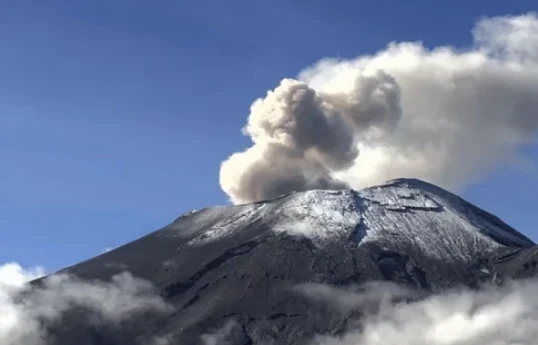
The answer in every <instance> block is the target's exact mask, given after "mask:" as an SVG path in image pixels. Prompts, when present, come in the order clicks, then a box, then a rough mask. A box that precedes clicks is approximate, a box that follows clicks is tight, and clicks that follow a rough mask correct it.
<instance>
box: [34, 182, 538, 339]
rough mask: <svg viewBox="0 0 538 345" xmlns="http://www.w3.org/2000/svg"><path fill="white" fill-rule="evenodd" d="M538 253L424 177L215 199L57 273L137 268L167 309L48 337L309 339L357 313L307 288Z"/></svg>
mask: <svg viewBox="0 0 538 345" xmlns="http://www.w3.org/2000/svg"><path fill="white" fill-rule="evenodd" d="M537 252H538V249H537V247H536V245H535V244H534V243H533V242H532V241H531V240H530V239H528V238H527V237H525V236H524V235H522V234H521V233H519V232H518V231H516V230H515V229H513V228H512V227H510V226H509V225H507V224H505V223H504V222H503V221H501V220H500V219H499V218H497V217H495V216H494V215H492V214H490V213H488V212H486V211H484V210H482V209H480V208H478V207H476V206H473V205H472V204H470V203H468V202H466V201H465V200H463V199H462V198H460V197H458V196H456V195H454V194H452V193H450V192H448V191H446V190H444V189H442V188H439V187H437V186H435V185H432V184H429V183H426V182H423V181H420V180H415V179H398V180H393V181H389V182H387V183H385V184H383V185H379V186H375V187H371V188H366V189H363V190H360V191H354V190H337V191H334V190H311V191H305V192H296V193H293V194H290V195H285V196H282V197H279V198H276V199H272V200H266V201H260V202H256V203H252V204H246V205H237V206H222V207H210V208H206V209H202V210H199V211H192V212H189V213H187V214H185V215H183V216H181V217H179V218H178V219H176V220H175V221H174V222H172V223H171V224H170V225H168V226H166V227H164V228H163V229H160V230H158V231H156V232H153V233H151V234H149V235H147V236H145V237H142V238H140V239H138V240H135V241H133V242H131V243H128V244H126V245H124V246H122V247H119V248H117V249H115V250H112V251H110V252H107V253H105V254H102V255H100V256H98V257H95V258H92V259H90V260H87V261H84V262H81V263H79V264H77V265H74V266H71V267H68V268H66V269H64V270H62V271H60V272H58V273H57V274H64V273H65V274H69V275H71V276H75V277H78V279H81V280H83V281H95V280H100V281H107V280H110V279H111V278H112V277H114V276H115V275H117V274H120V273H122V272H129V273H130V274H132V275H133V276H135V277H138V278H141V279H144V280H147V281H149V282H151V283H152V284H153V286H154V287H155V289H156V291H157V292H158V294H159V295H160V296H161V297H162V298H163V299H164V300H165V301H166V303H167V304H169V305H170V306H171V309H170V310H169V311H167V312H166V313H165V315H159V316H155V317H153V316H151V315H142V316H140V315H139V316H137V317H136V318H135V319H134V320H131V321H129V322H128V323H126V324H123V325H113V326H111V325H108V326H102V325H101V326H96V325H95V324H93V323H91V322H89V321H88V320H89V319H88V318H86V317H84V313H77V312H72V313H70V314H69V316H64V317H62V319H61V320H57V321H56V322H55V323H54V324H51V325H48V327H49V332H50V334H51V336H50V339H48V340H47V341H48V343H47V345H68V344H69V345H72V344H74V343H76V344H78V345H133V344H145V345H154V344H157V345H160V344H166V345H174V344H189V345H195V344H209V343H210V342H208V340H207V339H205V340H204V334H207V333H209V332H211V331H212V330H215V329H222V328H223V327H224V328H226V327H228V328H229V329H228V330H229V332H228V335H227V342H226V344H279V345H285V344H307V343H308V341H309V339H311V337H312V336H313V335H315V334H329V335H335V334H340V333H341V332H343V331H344V330H346V329H347V328H349V327H350V324H349V320H350V318H351V314H352V313H356V311H353V310H350V311H347V312H342V311H341V310H339V311H335V310H332V309H330V308H327V307H326V306H324V305H321V304H319V303H314V302H312V300H310V299H308V298H305V297H304V296H302V295H301V294H298V293H297V289H296V287H297V286H304V284H324V285H326V286H334V287H341V288H346V287H351V286H355V287H356V286H361V285H364V284H368V283H371V282H379V281H385V282H390V283H392V284H396V285H398V286H404V287H406V288H409V289H414V290H417V291H422V292H425V293H438V292H440V291H443V290H445V289H449V288H452V287H456V286H467V287H470V288H479V287H480V286H481V285H482V284H502V283H503V282H504V281H505V280H507V279H519V278H526V277H530V276H533V275H534V274H535V271H536V266H537V264H536V263H537V260H538V256H537ZM42 281H43V279H42V280H39V281H35V282H33V284H35V285H36V286H38V285H39V284H40V282H42ZM155 339H159V340H158V341H156V340H155ZM213 343H215V342H213Z"/></svg>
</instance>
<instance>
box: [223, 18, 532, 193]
mask: <svg viewBox="0 0 538 345" xmlns="http://www.w3.org/2000/svg"><path fill="white" fill-rule="evenodd" d="M472 35H473V39H474V41H473V42H474V43H473V46H472V47H470V48H468V49H458V48H456V47H451V46H442V47H437V48H434V49H427V48H425V47H424V46H423V45H422V44H421V43H420V42H404V43H390V44H389V45H388V47H387V48H386V49H384V50H382V51H379V52H377V53H376V54H374V55H367V56H359V57H357V58H356V59H353V60H336V59H325V60H322V61H320V62H318V63H317V64H315V65H314V66H311V67H309V68H307V69H305V70H303V71H302V72H301V73H300V74H299V76H298V77H297V79H284V80H283V81H282V82H281V83H280V85H278V86H277V87H276V88H275V89H274V90H271V91H269V92H268V93H267V96H266V97H265V98H263V99H258V100H256V101H255V102H254V103H253V104H252V106H251V109H250V115H249V117H248V121H247V125H246V126H245V128H244V129H243V133H244V134H245V135H247V136H249V137H250V138H251V139H252V143H253V144H252V146H251V147H250V148H248V149H247V150H246V151H243V152H238V153H235V154H233V155H232V156H231V157H229V158H228V159H227V160H226V161H224V162H223V163H222V165H221V170H220V185H221V188H222V189H223V190H224V191H225V192H226V193H227V194H228V195H229V197H230V199H231V200H232V201H233V202H234V203H244V202H251V201H257V200H262V199H268V198H273V197H276V196H279V195H282V194H286V193H290V192H293V191H302V190H308V189H339V188H347V187H352V188H362V187H366V186H370V185H374V184H378V183H381V182H384V181H386V180H389V179H393V178H400V177H416V178H420V179H424V180H426V181H429V182H432V183H435V184H438V185H441V186H443V187H445V188H448V189H452V190H454V189H459V188H462V187H464V186H465V185H466V184H468V183H471V182H473V181H476V180H477V179H479V178H481V177H483V175H484V174H485V173H487V172H490V171H492V170H493V169H495V167H497V166H498V165H499V164H512V165H514V166H519V167H528V166H529V164H528V163H529V162H528V161H527V160H526V158H525V157H524V156H522V155H521V154H520V153H519V152H518V151H519V149H520V148H521V147H523V146H524V145H526V144H529V143H530V142H532V141H533V139H534V136H535V134H536V131H537V129H538V17H537V16H536V14H534V13H530V14H527V15H522V16H503V17H494V18H485V19H481V20H479V21H478V22H477V23H476V25H475V28H474V29H473V31H472Z"/></svg>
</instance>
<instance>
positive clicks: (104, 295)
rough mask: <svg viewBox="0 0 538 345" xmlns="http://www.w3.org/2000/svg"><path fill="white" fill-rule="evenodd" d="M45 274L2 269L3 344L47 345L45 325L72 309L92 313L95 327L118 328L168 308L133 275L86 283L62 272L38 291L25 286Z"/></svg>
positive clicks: (0, 319) (0, 337)
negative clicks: (135, 317)
mask: <svg viewBox="0 0 538 345" xmlns="http://www.w3.org/2000/svg"><path fill="white" fill-rule="evenodd" d="M44 274H45V271H44V270H43V269H41V268H36V269H31V270H24V269H23V268H22V267H21V266H20V265H18V264H15V263H10V264H5V265H2V266H0V344H2V345H44V344H46V343H47V339H49V336H50V335H49V334H48V331H47V328H46V325H50V324H53V323H54V322H56V321H59V320H61V318H62V317H63V316H64V314H65V313H67V312H69V311H71V310H73V309H74V308H83V309H84V310H87V311H88V312H89V314H88V315H89V317H88V319H86V321H87V322H88V323H91V324H93V325H105V324H106V325H107V326H110V325H114V324H119V323H121V322H123V321H127V320H129V319H130V318H132V317H133V316H136V315H139V314H140V313H144V312H157V313H161V312H163V313H164V312H167V311H169V310H170V306H168V305H167V304H166V303H165V302H164V300H162V299H161V297H160V296H159V295H158V294H157V293H156V291H155V290H154V288H153V286H152V285H151V284H150V283H149V282H147V281H144V280H141V279H138V278H135V277H133V276H132V275H130V274H129V273H121V274H119V275H116V276H114V277H113V278H112V279H111V281H110V282H100V281H82V280H79V279H77V278H75V277H71V276H68V275H64V274H60V275H55V276H51V277H48V278H46V279H44V280H43V281H42V284H40V286H37V287H30V286H29V285H27V284H25V283H27V282H28V281H30V280H33V279H35V278H39V277H41V276H43V275H44Z"/></svg>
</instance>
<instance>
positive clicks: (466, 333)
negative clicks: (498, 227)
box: [301, 280, 538, 345]
mask: <svg viewBox="0 0 538 345" xmlns="http://www.w3.org/2000/svg"><path fill="white" fill-rule="evenodd" d="M372 287H373V286H370V287H367V288H366V289H363V290H362V291H359V292H352V291H349V290H340V289H336V288H334V287H328V286H327V287H324V288H323V289H320V288H319V287H317V288H316V289H314V290H312V289H306V290H305V292H307V296H309V297H310V298H313V297H315V298H316V299H319V298H323V299H324V300H326V301H332V303H334V304H333V305H334V306H335V307H336V308H339V307H341V305H342V303H341V302H342V299H345V300H346V301H348V302H351V304H352V305H353V306H355V307H356V308H359V309H361V310H363V302H364V301H369V302H374V301H375V300H376V296H377V300H378V304H377V305H378V308H376V309H371V310H370V311H369V312H368V313H366V314H364V315H362V316H361V318H360V320H358V326H357V328H356V329H350V330H348V332H347V333H346V334H345V335H343V336H339V337H333V336H326V335H319V336H316V337H315V338H314V339H313V340H312V344H318V345H356V344H363V345H391V344H394V345H396V344H397V345H407V344H409V345H432V344H434V345H483V344H492V345H514V344H518V345H532V344H536V341H537V339H538V328H537V327H536V325H537V324H538V297H537V292H538V281H537V280H524V281H511V282H508V283H506V284H505V285H503V286H489V287H484V288H483V289H481V290H470V289H457V290H450V291H447V292H445V293H441V294H438V295H430V296H429V297H425V298H419V299H416V300H415V302H409V303H407V302H400V303H381V302H382V301H383V300H386V298H387V297H389V296H392V297H394V298H396V299H399V298H400V297H402V296H404V295H406V294H408V293H409V291H407V290H403V289H402V290H400V291H398V288H397V287H396V286H394V285H388V286H385V285H383V284H377V285H375V290H373V289H372ZM301 289H303V288H301ZM303 290H304V289H303ZM318 292H319V294H318ZM320 296H323V297H320ZM343 296H345V297H343ZM357 301H359V303H356V302H357Z"/></svg>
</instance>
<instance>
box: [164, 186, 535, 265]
mask: <svg viewBox="0 0 538 345" xmlns="http://www.w3.org/2000/svg"><path fill="white" fill-rule="evenodd" d="M177 222H180V223H181V226H180V227H181V229H182V230H181V231H175V230H177V229H178V226H177V225H178V224H177ZM177 222H176V223H174V224H172V225H171V226H170V227H169V228H168V231H167V235H168V236H171V235H172V236H181V237H188V238H190V241H189V242H188V245H189V246H194V245H200V244H204V243H207V242H210V241H214V240H216V239H220V238H226V237H228V236H232V235H237V234H238V233H240V232H241V231H245V230H244V229H245V228H247V227H252V224H258V226H259V228H264V229H268V231H273V232H276V233H282V232H286V233H288V234H290V235H294V236H305V237H308V238H310V239H311V240H312V241H313V243H315V244H316V245H318V246H322V245H323V244H324V243H325V242H327V241H337V240H342V239H345V240H349V241H354V242H356V243H357V244H358V245H359V246H361V245H364V244H365V243H368V242H370V243H371V242H374V243H376V244H377V245H378V246H380V247H381V248H383V249H385V250H392V251H395V252H402V251H403V252H405V251H406V250H410V248H412V250H413V251H418V252H419V253H421V255H423V256H424V257H426V258H436V259H442V260H445V261H446V260H448V261H451V260H464V261H467V260H470V259H471V258H472V257H473V256H474V255H475V254H478V253H486V252H488V251H491V250H495V249H498V248H499V247H502V246H509V247H529V246H532V245H534V243H533V242H532V241H531V240H529V239H528V238H526V237H525V236H523V235H521V234H520V233H518V232H517V231H516V230H514V229H513V228H511V227H510V226H508V225H507V224H505V223H504V222H502V221H501V220H500V219H498V218H496V217H495V216H493V215H491V214H489V213H487V212H485V211H483V210H481V209H479V208H477V207H475V206H473V205H471V204H469V203H467V202H466V201H464V200H463V199H461V198H459V197H457V196H455V195H454V194H451V193H449V192H447V191H445V190H443V189H441V188H439V187H436V186H434V185H431V184H429V183H426V182H423V181H420V180H415V179H398V180H394V181H389V182H387V183H385V184H383V185H380V186H376V187H371V188H367V189H363V190H361V191H353V190H340V191H332V190H312V191H306V192H297V193H294V194H291V195H287V196H282V197H279V198H276V199H273V200H268V201H262V202H258V203H254V204H248V205H240V206H229V207H213V208H208V209H204V210H201V211H198V212H194V213H190V214H188V215H185V216H184V217H182V218H180V220H178V221H177ZM185 222H187V223H188V224H185ZM174 229H175V230H174ZM184 229H189V230H188V231H186V230H184Z"/></svg>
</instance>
